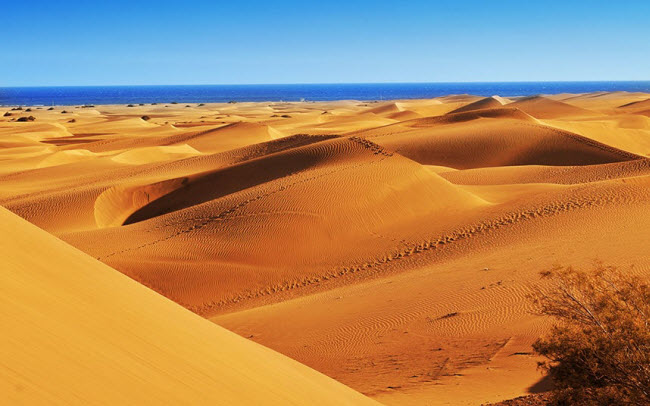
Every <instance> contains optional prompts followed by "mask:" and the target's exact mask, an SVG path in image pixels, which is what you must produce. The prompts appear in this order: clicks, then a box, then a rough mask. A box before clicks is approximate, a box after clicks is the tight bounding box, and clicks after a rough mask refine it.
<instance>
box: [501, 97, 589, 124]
mask: <svg viewBox="0 0 650 406" xmlns="http://www.w3.org/2000/svg"><path fill="white" fill-rule="evenodd" d="M508 106H509V107H514V108H518V109H519V110H522V111H524V112H526V113H528V114H530V115H531V116H533V117H535V118H541V119H546V118H558V117H581V116H589V115H595V114H596V113H594V112H591V111H589V110H586V109H583V108H580V107H575V106H572V105H570V104H567V103H563V102H560V101H556V100H551V99H548V98H546V97H542V96H533V97H526V98H523V99H519V100H516V101H514V102H512V103H510V104H509V105H508Z"/></svg>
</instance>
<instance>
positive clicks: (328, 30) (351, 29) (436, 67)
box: [0, 0, 650, 86]
mask: <svg viewBox="0 0 650 406" xmlns="http://www.w3.org/2000/svg"><path fill="white" fill-rule="evenodd" d="M649 21H650V1H647V0H638V1H633V0H630V1H618V2H615V1H598V0H594V1H572V0H563V1H538V2H537V1H526V0H519V1H488V0H484V1H473V0H465V1H463V2H458V1H419V0H414V1H408V2H407V1H404V2H395V1H391V2H382V1H354V0H348V1H321V2H312V1H280V0H277V1H235V0H231V1H225V2H221V1H185V2H180V1H173V2H172V1H134V0H130V1H122V0H114V1H52V0H49V1H30V2H19V1H13V2H7V3H4V4H3V5H2V10H1V13H0V38H2V46H1V47H0V86H43V85H137V84H232V83H342V82H464V81H472V82H474V81H537V80H548V81H553V80H648V79H650V22H649Z"/></svg>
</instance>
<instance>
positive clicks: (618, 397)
mask: <svg viewBox="0 0 650 406" xmlns="http://www.w3.org/2000/svg"><path fill="white" fill-rule="evenodd" d="M543 278H546V279H549V280H550V281H551V288H550V289H545V290H544V291H540V292H539V294H538V296H537V299H536V303H537V304H538V306H539V311H540V313H541V314H544V315H547V316H552V317H554V318H555V319H556V320H557V323H556V324H555V325H554V326H553V327H552V329H551V331H550V333H549V334H548V335H547V336H545V337H543V338H540V339H539V340H537V341H536V342H535V344H534V345H533V348H534V350H535V351H536V352H537V353H539V354H541V355H543V356H544V357H546V358H548V361H546V362H542V363H540V366H541V367H542V368H544V369H546V370H547V371H548V373H549V374H550V376H551V377H552V378H553V380H554V382H555V384H556V387H557V388H558V391H557V392H556V394H555V396H554V403H555V404H557V405H650V324H649V320H648V316H649V315H650V289H649V287H648V285H647V284H646V283H644V281H643V280H641V279H639V278H638V277H634V276H630V275H628V274H626V273H623V272H621V271H619V270H617V269H616V268H614V267H605V266H602V265H598V266H596V268H595V269H594V270H593V271H591V272H582V271H578V270H575V269H573V268H556V269H554V270H552V271H550V272H546V273H544V274H543Z"/></svg>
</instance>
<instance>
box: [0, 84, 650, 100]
mask: <svg viewBox="0 0 650 406" xmlns="http://www.w3.org/2000/svg"><path fill="white" fill-rule="evenodd" d="M597 91H627V92H650V81H634V82H629V81H628V82H623V81H619V82H485V83H479V82H472V83H346V84H293V85H291V84H286V85H178V86H65V87H0V105H4V106H15V105H21V106H49V105H64V106H69V105H83V104H129V103H171V102H178V103H210V102H229V101H236V102H246V101H257V102H261V101H300V100H305V101H325V100H390V99H425V98H432V97H438V96H444V95H449V94H473V95H477V96H493V95H500V96H531V95H537V94H555V93H587V92H597Z"/></svg>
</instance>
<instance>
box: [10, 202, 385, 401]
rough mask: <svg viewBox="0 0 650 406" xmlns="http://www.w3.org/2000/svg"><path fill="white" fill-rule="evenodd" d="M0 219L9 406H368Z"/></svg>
mask: <svg viewBox="0 0 650 406" xmlns="http://www.w3.org/2000/svg"><path fill="white" fill-rule="evenodd" d="M0 222H2V225H3V229H4V230H11V233H8V232H6V233H2V234H1V235H0V254H1V256H2V259H3V264H2V272H1V273H0V281H1V282H0V323H1V324H2V326H3V329H4V332H3V334H2V335H1V336H0V392H1V393H2V394H3V395H2V397H3V401H4V402H8V404H15V405H18V404H65V405H70V404H84V405H90V404H175V405H178V404H221V405H230V404H278V405H284V404H296V405H303V404H307V403H309V404H316V403H320V404H355V405H356V404H373V402H372V401H370V400H369V399H367V398H364V397H363V396H362V395H360V394H358V393H356V392H354V391H353V390H351V389H349V388H347V387H345V386H343V385H342V384H340V383H337V382H335V381H334V380H332V379H330V378H327V377H325V376H324V375H321V374H320V373H318V372H315V371H313V370H311V369H309V368H307V367H305V366H303V365H301V364H299V363H297V362H295V361H292V360H290V359H288V358H286V357H284V356H282V355H280V354H278V353H275V352H273V351H271V350H268V349H266V348H264V347H261V346H259V345H257V344H254V343H252V342H249V341H246V340H245V339H243V338H241V337H238V336H236V335H235V334H233V333H230V332H228V331H226V330H224V329H222V328H220V327H218V326H216V325H214V324H212V323H210V322H208V321H206V320H204V319H201V318H200V317H198V316H196V315H194V314H192V313H190V312H188V311H186V310H185V309H182V308H181V307H180V306H178V305H176V304H174V303H173V302H171V301H169V300H167V299H165V298H163V297H161V296H159V295H158V294H156V293H154V292H152V291H150V290H148V289H146V288H144V287H143V286H141V285H139V284H137V283H136V282H134V281H132V280H130V279H128V278H126V277H124V276H123V275H121V274H119V273H118V272H116V271H114V270H113V269H111V268H109V267H107V266H106V265H103V264H101V263H100V262H98V261H96V260H94V259H93V258H91V257H89V256H87V255H86V254H84V253H82V252H80V251H78V250H76V249H75V248H73V247H71V246H69V245H67V244H65V243H63V242H62V241H60V240H57V239H56V238H54V237H52V236H50V235H48V234H47V233H45V232H44V231H42V230H39V229H37V228H36V227H35V226H33V225H31V224H29V223H27V222H26V221H24V220H22V219H20V218H18V217H17V216H16V215H14V214H11V213H10V212H8V211H7V210H5V209H3V208H0ZM35 251H40V252H47V256H38V255H34V253H35Z"/></svg>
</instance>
